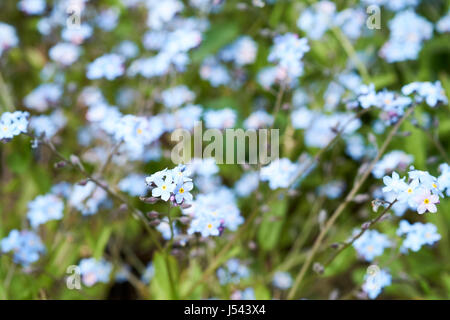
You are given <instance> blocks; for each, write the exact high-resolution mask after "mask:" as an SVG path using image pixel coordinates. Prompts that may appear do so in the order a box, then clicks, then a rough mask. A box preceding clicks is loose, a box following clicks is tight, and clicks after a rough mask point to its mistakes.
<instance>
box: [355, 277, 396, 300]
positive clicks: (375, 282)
mask: <svg viewBox="0 0 450 320" xmlns="http://www.w3.org/2000/svg"><path fill="white" fill-rule="evenodd" d="M364 280H365V281H364V284H363V286H362V289H363V291H364V292H365V293H366V294H367V295H368V296H369V298H370V299H375V298H376V297H377V296H378V295H379V294H380V293H381V290H382V289H383V288H384V287H387V286H389V285H390V284H391V283H392V276H391V275H390V274H389V272H388V271H387V270H376V271H374V272H371V273H367V274H366V276H365V277H364Z"/></svg>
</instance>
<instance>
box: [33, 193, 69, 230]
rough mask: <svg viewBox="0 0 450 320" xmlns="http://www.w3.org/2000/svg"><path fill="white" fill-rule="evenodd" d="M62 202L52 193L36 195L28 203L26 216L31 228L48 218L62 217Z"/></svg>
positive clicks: (48, 219)
mask: <svg viewBox="0 0 450 320" xmlns="http://www.w3.org/2000/svg"><path fill="white" fill-rule="evenodd" d="M63 210H64V202H63V201H62V200H61V199H60V198H59V197H57V196H56V195H54V194H51V193H49V194H46V195H43V196H37V197H36V198H35V199H34V200H33V201H30V202H29V203H28V213H27V217H28V219H29V220H30V224H31V226H32V227H33V228H37V227H38V226H39V225H41V224H44V223H46V222H47V221H50V220H60V219H61V218H62V217H63Z"/></svg>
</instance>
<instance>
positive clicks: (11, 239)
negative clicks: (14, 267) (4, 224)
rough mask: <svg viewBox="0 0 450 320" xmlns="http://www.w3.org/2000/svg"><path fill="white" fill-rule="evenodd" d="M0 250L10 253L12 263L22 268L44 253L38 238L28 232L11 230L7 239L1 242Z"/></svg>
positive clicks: (43, 247)
mask: <svg viewBox="0 0 450 320" xmlns="http://www.w3.org/2000/svg"><path fill="white" fill-rule="evenodd" d="M0 248H1V250H2V252H5V253H6V252H12V253H13V259H14V262H15V263H18V264H21V265H22V266H24V267H28V266H29V265H30V264H32V263H34V262H36V261H37V260H39V256H40V255H41V254H43V253H45V246H44V245H43V243H42V241H41V239H40V238H39V236H38V235H37V234H36V233H34V232H32V231H28V230H22V231H18V230H11V232H10V233H9V235H8V237H6V238H3V239H2V240H1V242H0Z"/></svg>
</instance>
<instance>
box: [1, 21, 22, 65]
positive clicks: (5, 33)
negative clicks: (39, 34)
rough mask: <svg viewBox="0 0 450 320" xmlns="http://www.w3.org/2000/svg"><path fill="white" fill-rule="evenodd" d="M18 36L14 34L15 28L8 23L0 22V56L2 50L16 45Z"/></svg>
mask: <svg viewBox="0 0 450 320" xmlns="http://www.w3.org/2000/svg"><path fill="white" fill-rule="evenodd" d="M18 44H19V38H18V37H17V34H16V29H14V27H12V26H10V25H9V24H6V23H3V22H0V57H1V56H2V54H3V52H5V51H6V50H8V49H9V48H13V47H17V45H18Z"/></svg>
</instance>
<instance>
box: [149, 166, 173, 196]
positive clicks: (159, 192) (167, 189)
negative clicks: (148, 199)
mask: <svg viewBox="0 0 450 320" xmlns="http://www.w3.org/2000/svg"><path fill="white" fill-rule="evenodd" d="M154 183H155V185H156V187H154V188H153V189H152V196H153V197H161V199H162V200H164V201H167V200H169V198H170V196H171V194H172V192H173V191H174V190H175V187H176V184H175V183H174V182H173V178H172V175H171V174H170V173H167V174H166V175H165V179H163V178H157V179H155V181H154Z"/></svg>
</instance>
